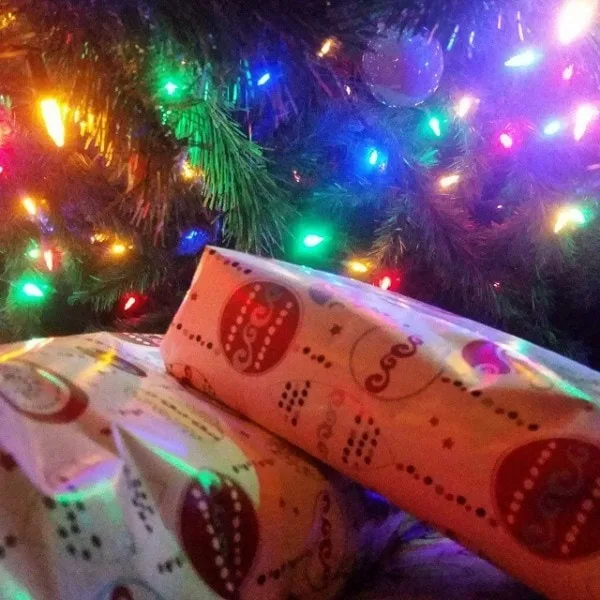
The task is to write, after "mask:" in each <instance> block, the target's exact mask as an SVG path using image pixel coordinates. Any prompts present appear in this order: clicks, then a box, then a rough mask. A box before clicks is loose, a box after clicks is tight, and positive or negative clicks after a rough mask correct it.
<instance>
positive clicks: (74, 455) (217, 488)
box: [0, 334, 402, 600]
mask: <svg viewBox="0 0 600 600" xmlns="http://www.w3.org/2000/svg"><path fill="white" fill-rule="evenodd" d="M159 342H160V337H157V336H137V335H119V336H117V335H111V334H94V335H87V336H76V337H71V338H62V339H54V340H52V339H47V340H32V341H29V342H26V343H23V344H15V345H10V346H2V347H1V348H0V599H1V600H15V599H17V598H31V599H35V600H70V599H73V600H75V599H80V598H85V599H86V600H160V599H165V600H192V599H198V598H202V599H210V598H225V599H244V598H248V599H251V598H265V599H266V598H270V599H274V598H286V597H288V596H292V595H293V596H294V597H297V598H306V599H319V598H328V597H331V596H332V595H334V594H335V593H336V592H337V591H338V590H339V589H340V588H341V586H342V585H343V584H344V581H345V578H346V576H347V575H348V573H349V572H350V571H351V570H352V568H353V566H354V564H355V563H356V560H357V557H358V556H360V555H361V553H363V554H365V556H367V555H368V553H367V550H368V549H367V548H366V546H364V545H361V540H362V541H365V542H366V543H368V544H371V545H372V546H373V549H374V550H375V549H376V548H375V546H376V544H380V545H381V544H384V545H385V539H384V538H385V535H386V532H387V534H391V532H393V530H394V519H399V518H400V519H402V515H399V514H397V513H394V512H391V511H390V512H388V513H387V514H386V515H384V518H383V519H380V518H378V517H377V518H375V516H374V515H373V514H372V513H370V512H369V511H368V510H366V506H367V503H366V499H365V497H364V493H363V492H361V491H360V490H358V488H357V486H356V485H354V484H352V485H350V483H349V481H348V480H346V479H344V478H341V477H340V476H338V475H336V474H335V473H328V474H326V473H324V471H323V469H322V468H321V467H318V466H316V465H315V462H314V461H312V460H311V459H310V458H308V457H307V456H306V455H304V454H303V453H302V452H300V451H298V450H295V449H294V448H293V447H291V446H290V445H289V444H287V443H286V442H284V441H282V440H281V439H279V438H276V437H274V436H272V435H270V434H268V433H267V432H265V431H263V430H262V429H260V428H259V427H257V426H255V425H253V424H252V423H249V422H248V421H246V420H245V419H242V418H240V417H239V416H236V415H235V414H233V413H232V412H231V411H229V410H225V409H223V408H219V407H216V406H214V405H212V404H210V403H209V402H207V400H206V398H205V397H204V396H203V395H202V394H199V393H197V392H195V391H194V390H191V391H188V390H187V389H186V388H185V387H184V386H182V385H181V384H180V383H178V382H177V381H176V380H175V379H174V378H172V377H170V376H169V375H167V374H166V373H165V370H164V366H163V363H162V359H161V357H160V353H159V350H158V344H159ZM186 373H188V371H186V370H184V371H183V372H182V375H183V376H186ZM193 378H194V380H195V382H196V383H198V384H201V385H202V386H203V387H205V388H206V389H208V390H209V391H211V392H212V391H213V390H212V389H210V384H209V383H208V381H205V380H202V381H201V380H199V379H198V378H197V376H196V375H194V376H193ZM365 528H368V531H369V532H370V535H369V536H365V535H364V531H365ZM382 536H383V537H382Z"/></svg>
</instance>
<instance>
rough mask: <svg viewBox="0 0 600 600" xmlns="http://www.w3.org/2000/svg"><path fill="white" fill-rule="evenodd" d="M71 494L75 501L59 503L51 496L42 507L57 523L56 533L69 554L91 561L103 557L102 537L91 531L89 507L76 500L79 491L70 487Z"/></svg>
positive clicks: (44, 500)
mask: <svg viewBox="0 0 600 600" xmlns="http://www.w3.org/2000/svg"><path fill="white" fill-rule="evenodd" d="M68 490H69V493H68V494H65V495H66V496H70V497H72V498H73V500H67V499H64V498H61V499H60V500H59V501H57V500H55V499H54V498H51V497H49V496H44V497H43V498H42V499H41V500H42V505H43V506H44V508H45V510H46V511H48V512H49V513H52V516H53V519H54V521H55V523H56V529H55V533H56V536H57V539H58V540H60V542H61V543H62V545H63V547H64V549H65V550H66V552H67V554H68V555H70V556H72V557H74V558H79V559H82V560H83V561H86V562H88V561H91V560H94V559H99V558H100V557H101V554H100V552H101V549H102V545H103V542H102V537H101V533H100V532H94V531H93V530H92V531H90V529H89V522H90V517H89V515H88V513H87V507H86V504H85V502H84V501H83V500H76V499H75V498H77V489H76V488H75V487H74V486H72V485H69V486H68Z"/></svg>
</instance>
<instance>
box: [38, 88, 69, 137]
mask: <svg viewBox="0 0 600 600" xmlns="http://www.w3.org/2000/svg"><path fill="white" fill-rule="evenodd" d="M40 107H41V110H42V118H43V119H44V125H45V126H46V131H47V132H48V135H49V136H50V137H51V138H52V141H53V142H54V143H55V144H56V145H57V146H58V147H59V148H62V147H63V146H64V145H65V124H64V122H63V117H62V114H61V110H60V106H59V105H58V102H57V101H56V100H55V99H54V98H44V99H43V100H42V101H41V102H40Z"/></svg>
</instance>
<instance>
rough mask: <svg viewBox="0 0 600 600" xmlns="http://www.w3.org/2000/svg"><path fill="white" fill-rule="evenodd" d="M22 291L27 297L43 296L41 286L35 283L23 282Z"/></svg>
mask: <svg viewBox="0 0 600 600" xmlns="http://www.w3.org/2000/svg"><path fill="white" fill-rule="evenodd" d="M23 293H24V294H25V295H26V296H28V297H29V298H43V297H44V292H43V291H42V290H41V288H40V287H39V286H38V285H36V284H35V283H31V282H28V283H25V284H23Z"/></svg>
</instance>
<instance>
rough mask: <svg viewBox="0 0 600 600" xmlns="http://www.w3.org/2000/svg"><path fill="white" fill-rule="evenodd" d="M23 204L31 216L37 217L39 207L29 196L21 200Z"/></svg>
mask: <svg viewBox="0 0 600 600" xmlns="http://www.w3.org/2000/svg"><path fill="white" fill-rule="evenodd" d="M21 204H22V205H23V208H24V209H25V210H26V211H27V214H28V215H29V216H31V217H35V215H37V205H36V203H35V201H34V200H32V199H31V198H30V197H29V196H26V197H25V198H23V200H21Z"/></svg>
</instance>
